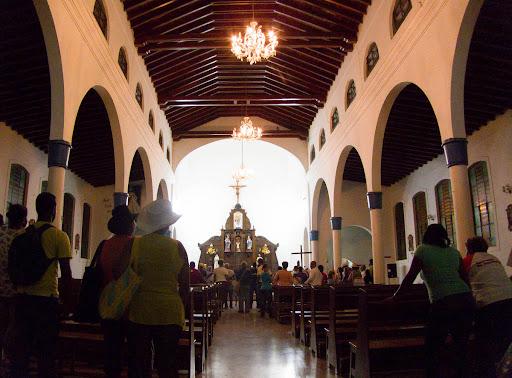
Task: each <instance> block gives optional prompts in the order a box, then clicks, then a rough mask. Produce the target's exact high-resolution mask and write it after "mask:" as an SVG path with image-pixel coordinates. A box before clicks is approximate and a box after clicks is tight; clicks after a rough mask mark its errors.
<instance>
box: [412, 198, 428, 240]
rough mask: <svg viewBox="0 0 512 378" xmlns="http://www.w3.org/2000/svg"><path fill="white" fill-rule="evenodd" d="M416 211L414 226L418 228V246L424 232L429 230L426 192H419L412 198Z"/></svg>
mask: <svg viewBox="0 0 512 378" xmlns="http://www.w3.org/2000/svg"><path fill="white" fill-rule="evenodd" d="M412 205H413V211H414V227H415V229H416V247H417V246H419V245H420V244H421V241H422V240H423V234H424V233H425V231H427V227H428V219H427V199H426V196H425V192H418V193H416V194H415V196H414V197H413V198H412Z"/></svg>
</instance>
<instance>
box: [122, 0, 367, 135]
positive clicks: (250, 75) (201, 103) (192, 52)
mask: <svg viewBox="0 0 512 378" xmlns="http://www.w3.org/2000/svg"><path fill="white" fill-rule="evenodd" d="M123 4H124V8H125V11H126V14H127V17H128V20H129V21H130V23H131V26H132V29H133V32H134V37H135V45H136V46H137V47H138V49H139V53H140V54H141V55H142V56H143V58H144V62H145V64H146V67H147V69H148V71H149V74H150V76H151V79H152V81H153V84H154V86H155V89H156V91H157V94H158V100H159V103H160V106H161V108H162V109H163V110H164V111H165V115H166V117H167V120H168V122H169V127H170V128H171V130H172V135H173V138H174V140H179V139H181V138H198V137H205V136H212V135H219V134H215V132H214V131H213V130H212V131H200V132H198V131H195V132H194V131H193V129H194V128H196V127H197V126H201V125H203V124H205V123H207V122H210V121H213V120H215V119H217V118H219V117H226V116H228V117H229V116H235V117H240V119H242V118H243V116H245V115H249V116H250V117H261V118H263V119H265V120H267V121H270V122H273V123H275V124H277V125H278V126H280V127H281V128H280V130H281V131H280V132H278V131H276V130H264V133H265V134H264V135H266V136H281V137H290V136H292V137H299V138H301V139H306V138H307V136H308V131H309V127H310V125H311V123H312V121H313V119H314V117H315V115H316V114H317V112H318V109H319V108H321V107H322V106H323V104H324V103H325V100H326V97H327V93H328V91H329V89H330V87H331V85H332V83H333V82H334V79H335V78H336V74H337V73H338V70H339V68H340V67H341V64H342V63H343V60H344V58H345V56H346V55H347V54H348V53H349V52H350V51H352V49H353V45H354V44H355V43H356V42H357V32H358V29H359V26H360V24H361V23H362V22H363V18H364V15H365V14H366V11H367V8H368V6H369V5H370V4H371V0H340V1H332V0H311V1H304V0H277V1H274V0H254V1H248V0H235V1H233V0H214V1H205V0H194V1H167V0H148V1H143V2H141V1H139V0H124V1H123ZM253 19H254V20H256V21H257V22H258V24H259V25H262V31H263V32H264V33H267V32H268V31H269V30H274V31H275V32H276V33H277V35H278V38H279V45H278V47H277V55H276V56H275V57H272V58H271V59H269V60H266V61H262V62H259V63H256V64H253V65H250V64H249V63H247V62H246V61H244V62H241V61H240V60H238V59H237V58H236V56H234V54H233V53H232V52H231V50H230V49H231V36H232V35H235V34H236V35H238V34H239V33H242V34H243V33H245V28H246V26H247V25H248V24H249V23H250V22H251V21H252V20H253ZM225 136H227V135H225Z"/></svg>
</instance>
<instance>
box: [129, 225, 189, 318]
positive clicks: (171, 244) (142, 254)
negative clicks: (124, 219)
mask: <svg viewBox="0 0 512 378" xmlns="http://www.w3.org/2000/svg"><path fill="white" fill-rule="evenodd" d="M134 245H137V244H136V243H134ZM138 245H139V249H138V251H134V249H133V247H132V253H135V259H134V262H133V270H134V271H135V272H136V273H137V274H139V275H140V276H142V283H141V284H140V287H139V289H138V290H137V292H136V293H135V295H134V296H133V298H132V301H131V302H130V308H129V311H130V314H129V319H130V321H132V322H134V323H138V324H147V325H167V324H177V325H179V326H181V327H183V326H184V325H185V308H184V306H183V302H182V300H181V297H180V295H179V293H178V275H179V273H180V271H181V268H182V267H183V264H184V260H183V259H182V258H181V257H180V255H179V252H178V242H177V241H176V240H174V239H171V238H170V237H168V236H165V235H159V234H148V235H144V236H141V237H140V239H139V243H138Z"/></svg>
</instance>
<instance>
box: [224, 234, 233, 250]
mask: <svg viewBox="0 0 512 378" xmlns="http://www.w3.org/2000/svg"><path fill="white" fill-rule="evenodd" d="M224 252H231V240H230V239H229V235H226V238H225V239H224Z"/></svg>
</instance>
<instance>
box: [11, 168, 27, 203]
mask: <svg viewBox="0 0 512 378" xmlns="http://www.w3.org/2000/svg"><path fill="white" fill-rule="evenodd" d="M28 176H29V175H28V171H27V170H26V169H25V168H24V167H23V166H21V165H19V164H13V165H11V173H10V175H9V190H8V193H7V208H6V210H7V211H9V206H11V205H14V204H19V205H23V206H26V205H27V189H28Z"/></svg>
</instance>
